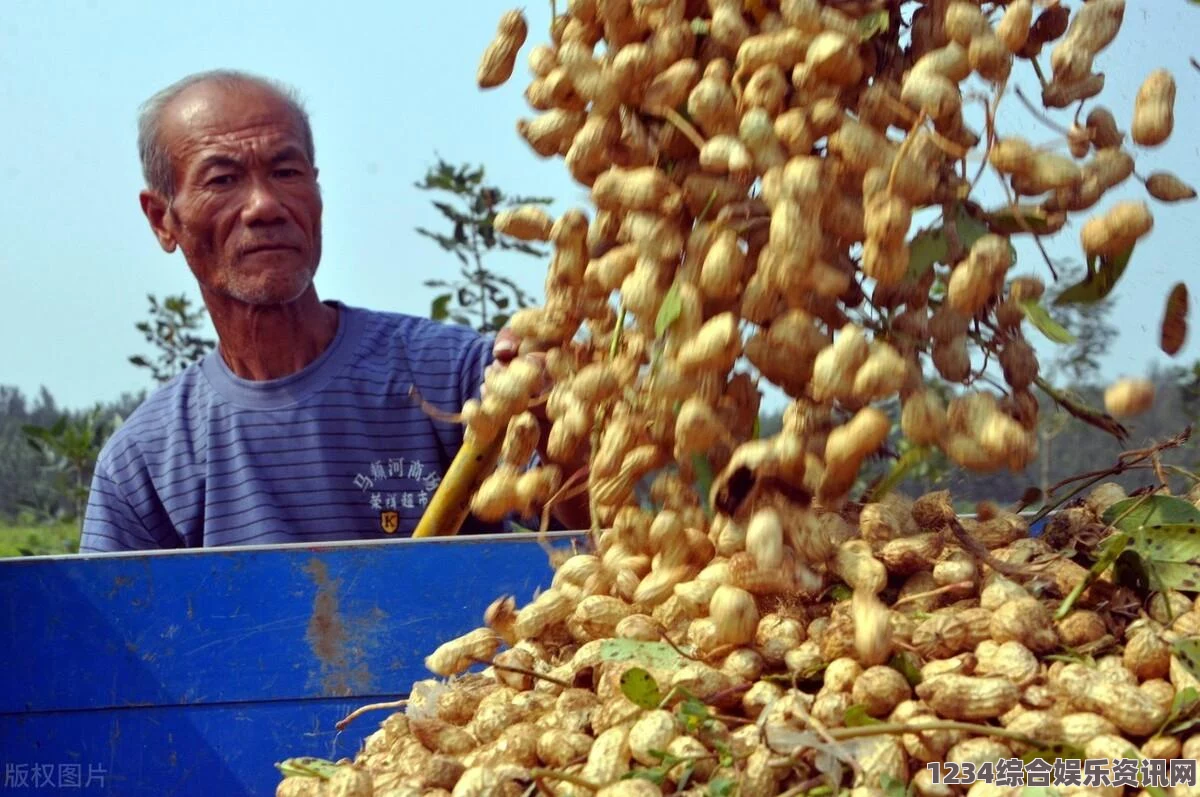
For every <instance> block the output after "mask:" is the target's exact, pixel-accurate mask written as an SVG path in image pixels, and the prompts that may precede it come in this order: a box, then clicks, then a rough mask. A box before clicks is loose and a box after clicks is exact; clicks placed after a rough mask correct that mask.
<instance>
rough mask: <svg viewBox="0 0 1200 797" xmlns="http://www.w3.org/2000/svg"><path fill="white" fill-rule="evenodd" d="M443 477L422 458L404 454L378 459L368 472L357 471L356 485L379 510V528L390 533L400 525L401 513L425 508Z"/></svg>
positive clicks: (374, 508)
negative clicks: (404, 455)
mask: <svg viewBox="0 0 1200 797" xmlns="http://www.w3.org/2000/svg"><path fill="white" fill-rule="evenodd" d="M441 481H442V477H441V475H440V474H439V473H438V472H437V470H436V469H433V468H429V467H427V466H426V465H424V464H422V463H421V460H419V459H413V460H406V459H405V458H404V457H392V458H389V459H387V460H386V461H385V460H382V459H377V460H375V461H374V462H372V463H371V464H370V465H368V466H367V468H366V471H365V472H359V473H356V474H354V486H355V487H357V488H358V489H359V491H360V492H361V493H362V494H363V495H364V496H365V499H366V503H367V505H368V506H369V507H370V508H371V509H372V510H373V511H374V512H378V513H379V527H380V528H381V529H383V531H384V532H386V533H388V534H394V533H395V532H396V531H397V530H398V529H399V528H400V512H401V510H405V509H424V508H425V507H426V506H428V505H429V499H430V498H432V497H433V493H434V491H435V490H437V488H438V485H439V484H440V483H441Z"/></svg>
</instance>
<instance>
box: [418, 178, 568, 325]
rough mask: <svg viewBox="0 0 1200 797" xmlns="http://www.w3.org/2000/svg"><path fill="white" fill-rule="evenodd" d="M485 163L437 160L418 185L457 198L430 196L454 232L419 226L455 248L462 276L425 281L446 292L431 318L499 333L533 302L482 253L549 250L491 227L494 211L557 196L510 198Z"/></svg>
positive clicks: (436, 299)
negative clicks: (490, 179)
mask: <svg viewBox="0 0 1200 797" xmlns="http://www.w3.org/2000/svg"><path fill="white" fill-rule="evenodd" d="M484 178H485V173H484V168H483V167H482V166H477V167H472V166H469V165H462V166H452V165H450V164H449V163H447V162H446V161H445V160H443V159H441V158H440V157H439V158H438V162H437V165H436V166H433V167H431V168H430V169H429V170H428V172H427V173H426V174H425V179H424V181H422V182H419V183H415V185H416V187H417V188H419V189H421V190H422V191H434V192H440V193H441V194H448V195H449V196H450V198H451V199H452V200H453V203H451V202H449V201H443V200H440V199H434V200H431V202H432V204H433V206H434V207H435V208H437V210H438V212H439V213H441V214H442V216H444V217H445V219H446V221H447V222H449V224H450V232H449V233H448V234H447V233H439V232H433V231H431V230H428V229H425V228H424V227H417V228H416V230H417V232H418V233H420V234H421V235H424V236H425V237H427V238H431V239H433V240H434V241H436V242H437V244H438V246H440V247H442V249H445V250H446V251H447V252H451V253H453V254H454V256H455V257H457V258H458V260H459V263H460V264H461V270H460V275H461V277H460V279H458V280H453V281H451V280H441V279H433V280H426V281H425V286H426V287H428V288H440V289H443V290H444V291H445V292H444V293H440V294H438V295H437V296H435V297H434V299H433V302H432V304H431V305H430V317H432V318H433V320H435V321H444V320H446V319H450V320H451V321H453V322H454V323H456V324H462V325H464V326H471V327H474V328H475V329H477V330H479V331H480V332H483V333H492V332H497V331H499V330H500V329H501V328H502V327H503V326H504V325H505V324H506V323H507V322H508V319H509V317H510V316H511V315H512V313H513V312H515V311H516V310H518V309H520V308H523V307H528V306H530V304H532V297H531V296H529V294H527V293H526V292H525V291H523V290H521V287H520V286H519V285H517V284H516V283H515V282H514V281H513V280H511V279H509V278H507V277H504V276H501V275H499V274H497V273H496V272H494V271H492V270H490V269H488V268H486V267H485V266H484V263H483V259H484V255H486V254H488V253H490V252H494V251H496V250H497V249H499V250H500V251H505V252H519V253H521V254H524V255H529V256H530V257H539V258H540V257H545V256H546V255H547V253H546V251H545V250H543V249H540V248H538V247H536V246H533V245H531V244H529V243H527V242H525V241H522V240H519V239H517V238H513V237H512V236H508V235H504V234H503V233H499V232H497V231H496V230H495V228H494V227H493V226H492V223H493V221H494V220H495V218H496V213H497V212H498V211H499V210H501V209H503V208H505V207H515V206H518V205H549V204H550V203H552V202H553V201H554V200H553V199H548V198H544V197H515V196H514V197H509V196H506V195H505V194H504V192H502V191H501V190H500V189H499V188H497V187H495V186H492V185H488V184H486V183H485V182H484Z"/></svg>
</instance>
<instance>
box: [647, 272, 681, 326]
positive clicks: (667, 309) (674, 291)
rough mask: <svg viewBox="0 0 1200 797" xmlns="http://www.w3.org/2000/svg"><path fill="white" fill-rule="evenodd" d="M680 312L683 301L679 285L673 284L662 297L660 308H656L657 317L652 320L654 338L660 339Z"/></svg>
mask: <svg viewBox="0 0 1200 797" xmlns="http://www.w3.org/2000/svg"><path fill="white" fill-rule="evenodd" d="M682 312H683V299H682V297H681V296H680V295H679V283H677V282H674V283H671V288H670V289H669V290H668V291H667V295H666V296H664V297H663V303H662V306H661V307H659V308H658V317H657V318H655V319H654V336H655V337H658V338H661V337H662V336H663V333H664V332H666V331H667V330H668V329H670V328H671V324H674V323H675V320H676V319H677V318H679V314H680V313H682Z"/></svg>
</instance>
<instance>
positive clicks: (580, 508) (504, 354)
mask: <svg viewBox="0 0 1200 797" xmlns="http://www.w3.org/2000/svg"><path fill="white" fill-rule="evenodd" d="M520 351H521V338H520V336H518V335H517V333H516V332H514V331H513V330H512V329H510V328H509V327H504V328H503V329H501V330H500V331H499V332H497V333H496V340H495V341H494V342H493V343H492V363H491V364H490V365H489V366H488V367H487V374H491V373H495V372H496V371H500V370H503V369H504V368H507V367H508V365H509V363H511V362H513V361H514V360H515V359H517V357H518V356H521V357H522V358H523V359H525V360H527V361H529V362H531V363H535V364H536V365H537V366H538V367H539V369H540V370H541V376H542V378H541V383H540V384H539V385H538V389H537V392H536V393H535V396H534V397H535V402H534V404H533V405H532V406H531V407H530V408H529V412H530V413H532V414H533V416H534V417H535V418H536V419H537V421H538V425H539V426H540V427H541V433H540V435H539V436H538V438H539V439H538V446H537V451H538V456H539V457H540V458H541V460H542V462H547V463H548V462H549V461H550V459H549V456H548V455H547V453H546V449H547V445H548V443H549V440H550V427H551V425H552V424H551V421H550V419H549V417H548V416H547V415H546V402H545V400H544V399H545V396H546V394H547V393H548V391H549V389H550V374H549V372H548V371H547V370H546V353H545V352H542V351H532V352H527V353H525V354H520ZM487 374H485V380H486V377H487ZM480 395H481V396H483V395H486V386H485V387H484V388H483V389H482V390H481V391H480ZM536 399H542V400H536ZM569 475H570V474H569V473H566V474H564V476H569ZM551 511H552V512H553V513H554V515H555V517H557V518H558V520H559V522H561V523H562V524H563V525H565V526H566V527H567V528H570V529H581V528H587V527H588V525H589V524H590V522H591V519H590V513H589V511H588V500H587V495H586V494H584V495H581V496H578V497H576V498H573V499H571V500H569V501H564V502H560V503H557V504H555V506H554V509H552V510H551Z"/></svg>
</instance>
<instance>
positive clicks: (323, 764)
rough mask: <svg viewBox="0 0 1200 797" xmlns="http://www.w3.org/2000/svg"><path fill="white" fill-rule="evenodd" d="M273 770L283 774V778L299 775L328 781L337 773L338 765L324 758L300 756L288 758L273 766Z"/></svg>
mask: <svg viewBox="0 0 1200 797" xmlns="http://www.w3.org/2000/svg"><path fill="white" fill-rule="evenodd" d="M275 768H276V769H278V770H279V771H280V772H282V773H283V776H284V777H288V776H291V775H301V776H304V777H310V778H320V779H321V780H328V779H329V778H331V777H332V776H333V773H334V772H337V770H338V765H337V764H335V763H333V762H332V761H326V760H325V759H324V758H314V757H312V756H300V757H298V758H288V759H285V760H283V761H280V762H279V763H277V764H275Z"/></svg>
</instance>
